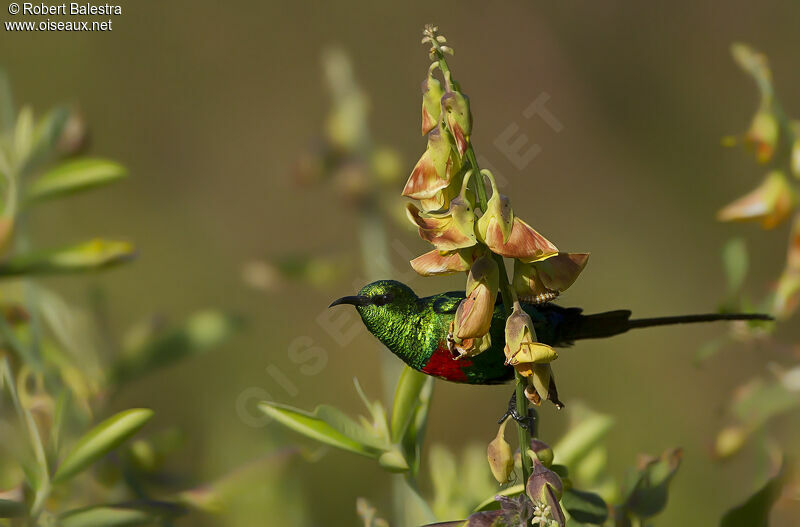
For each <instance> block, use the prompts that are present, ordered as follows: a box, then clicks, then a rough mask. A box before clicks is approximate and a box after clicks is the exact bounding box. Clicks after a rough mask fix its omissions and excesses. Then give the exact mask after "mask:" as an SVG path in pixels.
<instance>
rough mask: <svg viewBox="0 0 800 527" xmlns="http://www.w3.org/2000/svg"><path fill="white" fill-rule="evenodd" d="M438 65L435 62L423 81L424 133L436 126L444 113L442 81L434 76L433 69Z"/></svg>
mask: <svg viewBox="0 0 800 527" xmlns="http://www.w3.org/2000/svg"><path fill="white" fill-rule="evenodd" d="M437 67H438V63H436V62H434V63H433V64H431V67H430V68H429V69H428V76H427V77H425V80H424V81H422V135H425V134H427V133H428V132H430V131H431V130H433V129H434V128H435V127H436V123H437V122H439V116H440V115H441V113H442V103H441V99H442V95H444V90H443V89H442V83H441V82H439V80H438V79H437V78H436V77H434V76H433V70H434V69H436V68H437Z"/></svg>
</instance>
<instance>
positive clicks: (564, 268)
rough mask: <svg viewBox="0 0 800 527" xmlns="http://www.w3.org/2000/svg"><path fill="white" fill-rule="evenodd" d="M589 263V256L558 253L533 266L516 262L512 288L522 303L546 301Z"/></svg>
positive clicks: (569, 284) (564, 287)
mask: <svg viewBox="0 0 800 527" xmlns="http://www.w3.org/2000/svg"><path fill="white" fill-rule="evenodd" d="M588 261H589V254H588V253H558V254H557V255H555V256H553V257H551V258H548V259H546V260H539V261H538V262H533V263H524V262H521V261H519V260H515V261H514V278H513V280H512V285H513V287H514V290H515V291H516V292H517V295H519V298H520V300H522V301H523V302H527V303H529V304H542V303H545V302H549V301H550V300H553V299H554V298H556V297H557V296H558V295H559V294H560V293H562V292H564V291H566V290H567V289H568V288H569V287H570V286H571V285H572V284H573V283H575V280H577V278H578V275H580V274H581V272H582V271H583V269H584V268H585V267H586V263H587V262H588Z"/></svg>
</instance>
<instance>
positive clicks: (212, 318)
mask: <svg viewBox="0 0 800 527" xmlns="http://www.w3.org/2000/svg"><path fill="white" fill-rule="evenodd" d="M152 326H153V325H152V324H150V325H148V327H145V328H144V329H141V328H140V329H141V331H140V333H144V334H145V336H144V338H143V339H138V338H136V339H135V340H137V342H135V343H133V344H132V345H131V346H130V348H129V349H126V350H125V352H124V353H123V355H122V356H121V357H120V358H119V359H118V360H117V363H116V364H115V365H114V366H113V369H112V371H113V373H112V377H113V379H114V381H115V382H117V383H123V382H128V381H131V380H133V379H136V378H139V377H141V376H143V375H145V374H147V373H150V372H152V371H155V370H157V369H160V368H164V367H166V366H169V365H170V364H174V363H176V362H178V361H180V360H182V359H185V358H187V357H191V356H195V355H200V354H202V353H204V352H206V351H208V350H210V349H212V348H214V347H216V346H219V345H220V344H222V343H223V342H224V341H225V340H227V339H228V338H230V336H231V335H232V334H233V333H234V332H235V331H236V330H237V329H238V328H239V327H240V326H241V319H240V318H239V317H236V316H233V315H230V314H227V313H223V312H221V311H214V310H208V311H198V312H197V313H194V314H193V315H191V316H190V317H189V318H188V319H187V320H186V322H184V324H183V325H181V326H179V327H176V328H173V329H171V330H168V331H164V332H161V333H155V330H154V328H153V327H152ZM154 333H155V334H154Z"/></svg>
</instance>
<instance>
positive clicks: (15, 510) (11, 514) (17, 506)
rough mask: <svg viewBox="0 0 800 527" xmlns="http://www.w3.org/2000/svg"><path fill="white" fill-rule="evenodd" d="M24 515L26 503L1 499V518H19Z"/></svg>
mask: <svg viewBox="0 0 800 527" xmlns="http://www.w3.org/2000/svg"><path fill="white" fill-rule="evenodd" d="M24 514H25V504H24V503H20V502H18V501H14V500H4V499H0V518H18V517H20V516H23V515H24Z"/></svg>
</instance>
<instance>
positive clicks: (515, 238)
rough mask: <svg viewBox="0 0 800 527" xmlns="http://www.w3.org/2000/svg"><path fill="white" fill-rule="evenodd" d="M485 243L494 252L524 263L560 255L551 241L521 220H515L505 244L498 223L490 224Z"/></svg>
mask: <svg viewBox="0 0 800 527" xmlns="http://www.w3.org/2000/svg"><path fill="white" fill-rule="evenodd" d="M484 242H485V243H486V245H488V246H489V249H491V250H492V252H494V253H496V254H499V255H501V256H505V257H506V258H517V259H519V260H522V261H523V262H537V261H539V260H545V259H547V258H550V257H552V256H555V255H556V254H558V248H557V247H556V246H555V245H553V243H552V242H551V241H549V240H548V239H547V238H545V237H544V236H542V235H541V234H539V233H538V232H536V230H534V228H533V227H531V226H530V225H528V224H527V223H525V222H524V221H522V220H521V219H519V218H514V227H513V228H512V229H511V235H510V236H509V237H508V241H507V242H505V243H504V242H503V231H502V229H501V227H500V225H499V224H498V223H497V222H490V223H489V225H488V226H487V229H486V234H485V236H484Z"/></svg>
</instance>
